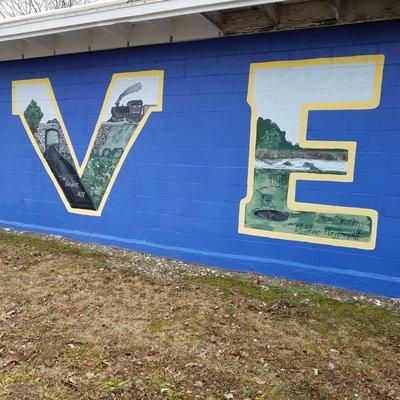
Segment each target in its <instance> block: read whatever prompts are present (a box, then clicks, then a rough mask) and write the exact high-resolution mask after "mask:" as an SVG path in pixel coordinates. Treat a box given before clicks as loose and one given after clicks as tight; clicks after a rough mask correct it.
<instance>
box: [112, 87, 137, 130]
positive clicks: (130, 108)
mask: <svg viewBox="0 0 400 400" xmlns="http://www.w3.org/2000/svg"><path fill="white" fill-rule="evenodd" d="M140 90H142V83H141V82H136V83H134V84H133V85H131V86H129V87H128V88H127V89H125V90H124V91H123V92H122V93H121V94H120V95H119V97H118V99H117V101H116V103H115V106H114V107H112V108H111V118H110V121H111V122H122V121H127V122H129V123H130V124H134V123H135V124H137V123H139V122H140V120H141V119H142V118H143V115H144V106H143V101H142V100H130V101H128V103H127V104H126V106H121V105H120V101H121V100H122V99H123V98H124V97H125V96H128V95H130V94H132V93H136V92H138V91H140Z"/></svg>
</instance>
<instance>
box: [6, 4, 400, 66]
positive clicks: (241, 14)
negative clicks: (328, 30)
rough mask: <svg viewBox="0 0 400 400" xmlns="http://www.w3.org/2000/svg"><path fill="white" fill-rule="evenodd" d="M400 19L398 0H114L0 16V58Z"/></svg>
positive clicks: (18, 57) (17, 57) (38, 55)
mask: <svg viewBox="0 0 400 400" xmlns="http://www.w3.org/2000/svg"><path fill="white" fill-rule="evenodd" d="M395 18H400V2H399V1H398V0H369V1H364V0H114V1H108V2H98V3H96V2H95V3H90V4H87V5H84V6H79V7H73V8H69V9H61V10H55V11H51V12H46V13H40V14H35V15H29V16H24V17H19V18H12V19H8V20H4V21H2V22H1V23H0V61H1V60H12V59H20V58H31V57H40V56H48V55H57V54H68V53H76V52H84V51H93V50H105V49H113V48H122V47H130V46H139V45H146V44H157V43H168V42H180V41H188V40H200V39H208V38H215V37H220V36H225V35H232V34H243V33H255V32H266V31H274V30H288V29H296V28H302V27H311V26H325V25H335V24H346V23H355V22H364V21H379V20H385V19H395Z"/></svg>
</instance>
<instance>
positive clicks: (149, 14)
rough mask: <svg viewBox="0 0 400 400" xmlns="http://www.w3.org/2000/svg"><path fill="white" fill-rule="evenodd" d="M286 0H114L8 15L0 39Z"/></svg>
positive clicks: (2, 24)
mask: <svg viewBox="0 0 400 400" xmlns="http://www.w3.org/2000/svg"><path fill="white" fill-rule="evenodd" d="M285 1H287V0H131V1H128V0H115V1H110V2H101V3H96V2H95V3H90V4H87V5H84V6H78V7H73V8H69V9H61V10H55V11H49V12H45V13H40V14H34V15H29V16H24V17H19V18H11V19H7V20H4V21H3V22H0V42H4V41H10V40H18V39H25V38H29V37H34V36H42V35H49V34H57V33H62V32H67V31H73V30H79V29H88V28H94V27H102V26H106V25H112V24H116V23H122V22H130V23H135V22H146V21H151V20H154V19H162V18H172V17H178V16H181V15H189V14H197V13H203V12H209V11H220V10H226V9H232V8H239V7H250V6H254V5H260V4H272V3H274V4H276V3H282V2H285Z"/></svg>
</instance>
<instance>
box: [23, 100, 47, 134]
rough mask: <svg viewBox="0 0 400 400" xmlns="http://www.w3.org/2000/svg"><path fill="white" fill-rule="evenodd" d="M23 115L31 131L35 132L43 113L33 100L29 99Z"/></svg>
mask: <svg viewBox="0 0 400 400" xmlns="http://www.w3.org/2000/svg"><path fill="white" fill-rule="evenodd" d="M24 117H25V119H26V122H27V123H28V125H29V128H30V130H31V131H32V133H35V132H37V130H38V127H39V124H40V121H41V120H42V118H43V113H42V110H41V108H40V107H39V105H38V104H37V103H36V101H35V100H31V102H30V103H29V105H28V107H26V110H25V112H24Z"/></svg>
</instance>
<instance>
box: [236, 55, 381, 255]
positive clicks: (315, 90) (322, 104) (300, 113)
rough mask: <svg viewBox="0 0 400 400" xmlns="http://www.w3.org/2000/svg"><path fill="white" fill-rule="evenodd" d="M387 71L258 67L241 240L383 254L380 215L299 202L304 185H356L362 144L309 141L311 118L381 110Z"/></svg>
mask: <svg viewBox="0 0 400 400" xmlns="http://www.w3.org/2000/svg"><path fill="white" fill-rule="evenodd" d="M383 64H384V56H382V55H371V56H369V55H368V56H354V57H336V58H320V59H318V58H317V59H310V60H298V61H284V62H280V61H279V62H265V63H256V64H252V65H251V67H250V76H249V89H248V103H249V105H250V107H251V134H250V152H249V168H248V178H247V196H246V197H245V198H244V199H243V200H242V201H241V204H240V215H239V232H240V233H244V234H248V235H255V236H264V237H269V238H278V239H284V240H297V241H303V242H312V243H321V244H329V245H335V246H345V247H353V248H359V249H374V248H375V242H376V230H377V220H378V213H377V212H376V211H375V210H370V209H364V208H353V207H343V206H332V205H323V204H314V203H301V202H298V201H296V183H297V181H298V180H309V181H331V182H353V178H354V166H355V158H356V142H347V141H316V140H308V139H307V121H308V112H309V111H311V110H364V109H372V108H376V107H377V106H378V105H379V102H380V94H381V84H382V73H383ZM360 134H362V132H361V133H360Z"/></svg>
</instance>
